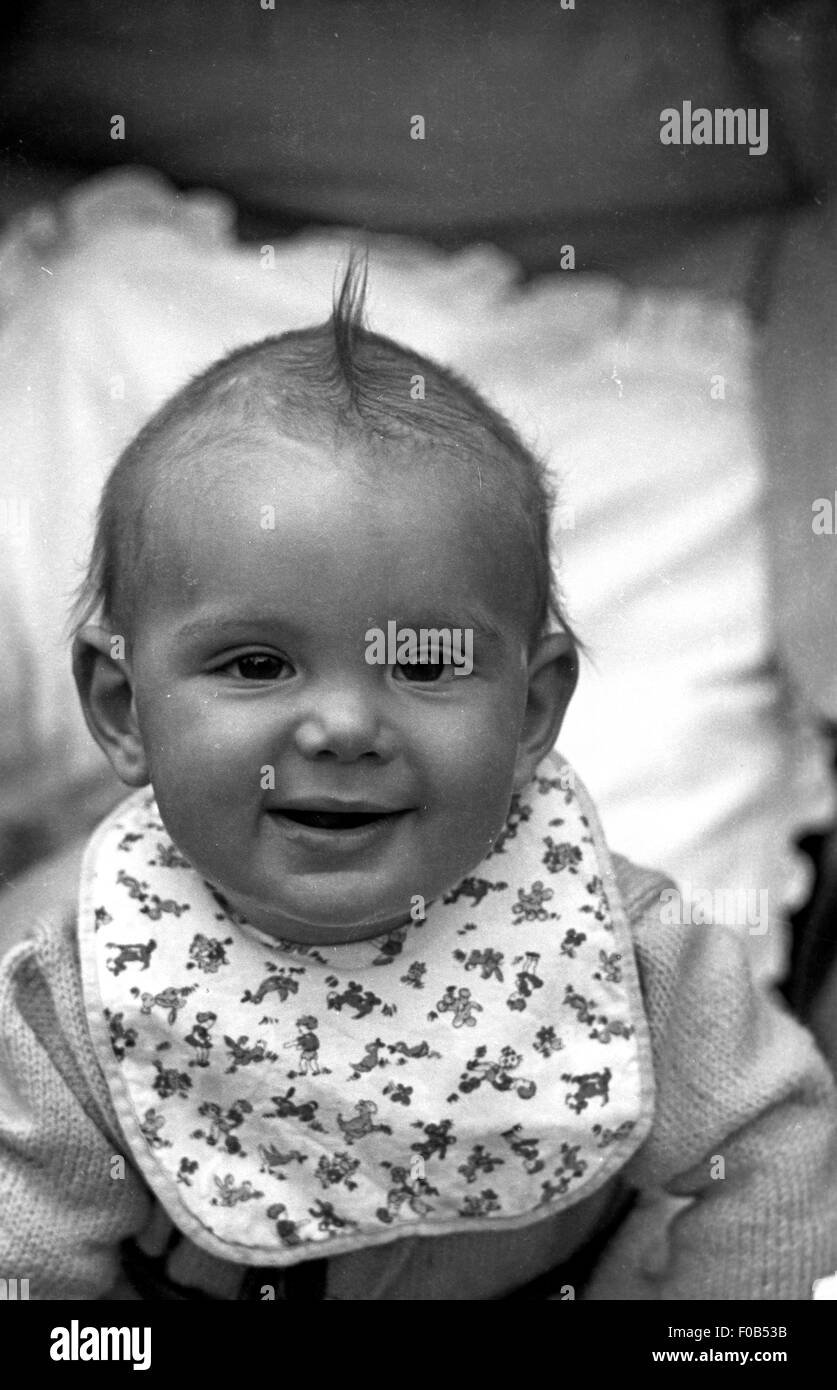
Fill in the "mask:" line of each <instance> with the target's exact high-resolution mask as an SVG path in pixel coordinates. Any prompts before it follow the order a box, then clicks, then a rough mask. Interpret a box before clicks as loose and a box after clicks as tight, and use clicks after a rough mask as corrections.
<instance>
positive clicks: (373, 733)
mask: <svg viewBox="0 0 837 1390" xmlns="http://www.w3.org/2000/svg"><path fill="white" fill-rule="evenodd" d="M295 742H296V746H297V748H298V750H299V752H300V753H301V754H302V755H303V757H306V758H334V759H336V760H337V761H338V762H355V761H357V760H358V759H359V758H379V759H381V760H385V759H387V758H390V757H392V754H393V745H394V740H393V736H392V733H391V731H389V730H388V729H386V728H385V727H384V725H383V723H382V721H381V718H380V716H379V714H378V712H377V710H376V709H375V707H374V702H373V701H371V700H370V699H368V698H364V696H363V695H361V694H360V693H359V692H352V691H348V690H343V691H334V692H333V693H332V694H330V695H329V696H328V697H327V698H324V699H320V700H318V702H317V705H316V708H312V709H310V710H308V711H307V712H306V713H305V714H304V715H303V716H302V717H301V719H300V721H299V723H298V725H297V727H296V731H295Z"/></svg>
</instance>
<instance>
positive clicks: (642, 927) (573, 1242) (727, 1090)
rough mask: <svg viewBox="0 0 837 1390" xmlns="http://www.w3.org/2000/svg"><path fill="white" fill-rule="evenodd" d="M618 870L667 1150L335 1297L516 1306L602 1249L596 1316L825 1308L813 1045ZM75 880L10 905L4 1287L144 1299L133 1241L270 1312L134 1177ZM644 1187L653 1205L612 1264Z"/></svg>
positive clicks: (633, 1225)
mask: <svg viewBox="0 0 837 1390" xmlns="http://www.w3.org/2000/svg"><path fill="white" fill-rule="evenodd" d="M614 865H615V869H616V877H617V884H618V888H619V891H620V893H621V896H622V901H623V905H624V908H625V913H626V917H627V920H628V922H629V924H630V928H631V932H632V936H633V940H634V947H635V952H636V960H637V965H638V968H639V975H640V980H641V983H642V990H643V997H644V1001H645V1008H646V1012H647V1018H648V1023H649V1028H650V1033H651V1039H652V1048H653V1056H654V1071H655V1083H656V1100H655V1113H654V1123H653V1127H652V1130H651V1133H650V1135H649V1137H648V1138H647V1139H646V1141H645V1142H644V1144H643V1145H642V1147H641V1148H640V1149H639V1150H638V1152H637V1153H636V1154H635V1155H634V1156H633V1158H631V1160H630V1161H629V1163H628V1164H627V1165H626V1166H625V1168H624V1169H623V1171H622V1173H621V1174H620V1177H619V1178H618V1179H615V1180H613V1181H612V1182H611V1183H610V1184H608V1186H607V1187H606V1188H605V1189H604V1190H603V1191H600V1192H598V1193H596V1194H594V1196H593V1197H592V1198H588V1199H587V1200H582V1201H579V1202H578V1203H577V1204H576V1205H575V1206H574V1207H571V1208H570V1209H569V1210H568V1211H566V1212H564V1213H561V1214H559V1215H557V1216H553V1217H549V1218H545V1219H544V1220H543V1221H542V1222H539V1223H537V1224H536V1225H535V1226H530V1227H528V1228H526V1229H525V1230H522V1231H511V1232H502V1233H488V1232H483V1233H475V1234H474V1235H470V1234H466V1235H456V1236H434V1237H405V1238H403V1239H401V1240H398V1241H396V1242H394V1243H393V1244H391V1245H386V1246H384V1247H381V1248H376V1249H371V1250H363V1251H360V1252H357V1253H352V1254H348V1255H343V1256H339V1257H335V1258H332V1259H331V1260H329V1261H328V1264H327V1268H326V1271H325V1274H324V1289H322V1290H321V1292H320V1295H319V1296H324V1297H326V1298H328V1299H337V1300H341V1299H364V1300H366V1299H386V1300H402V1299H403V1300H449V1299H450V1300H460V1299H462V1300H482V1299H498V1298H505V1297H508V1296H511V1295H513V1294H514V1293H515V1291H516V1290H520V1288H521V1287H525V1286H527V1285H529V1284H530V1281H532V1280H534V1279H536V1278H537V1277H538V1276H539V1275H542V1274H544V1273H545V1272H546V1271H549V1270H550V1269H555V1268H556V1267H558V1269H559V1271H560V1269H561V1268H562V1266H563V1265H564V1262H566V1261H568V1260H570V1264H569V1266H567V1267H568V1268H572V1261H571V1259H570V1257H573V1256H574V1254H575V1255H576V1256H577V1254H578V1252H579V1251H580V1252H582V1255H583V1252H584V1251H585V1249H586V1250H590V1249H593V1250H594V1251H595V1253H596V1259H595V1262H594V1265H593V1269H592V1273H591V1274H590V1277H589V1278H588V1279H587V1282H586V1283H585V1284H584V1286H583V1289H580V1290H579V1291H578V1296H583V1297H584V1298H587V1299H703V1298H707V1299H740V1300H749V1299H757V1300H762V1299H765V1300H777V1299H809V1298H811V1286H812V1283H813V1281H814V1279H816V1278H819V1277H822V1276H823V1275H827V1274H830V1273H832V1272H834V1271H835V1270H837V1094H835V1090H834V1085H833V1081H832V1079H831V1076H830V1073H829V1071H828V1068H827V1066H826V1065H825V1063H824V1061H823V1060H822V1058H821V1057H820V1055H819V1053H818V1052H817V1050H816V1048H815V1046H814V1044H813V1042H812V1040H811V1038H810V1035H809V1034H808V1033H807V1032H806V1030H805V1029H803V1028H802V1027H801V1026H800V1025H799V1024H798V1023H797V1022H796V1021H795V1020H794V1019H793V1018H791V1017H790V1015H789V1014H788V1013H787V1012H786V1011H785V1010H784V1008H783V1007H782V1006H781V1005H780V1004H778V1003H777V1002H774V1001H773V1000H772V999H770V998H768V997H767V996H766V995H765V994H764V993H763V992H762V991H761V990H759V989H757V988H756V987H755V986H754V985H753V983H752V981H751V977H750V972H749V966H748V963H747V952H746V944H745V943H744V942H743V941H742V940H741V939H740V937H739V935H738V934H737V933H736V932H735V931H733V930H731V929H730V928H726V927H711V926H705V925H685V926H665V925H662V924H661V922H660V912H659V902H660V892H661V890H662V889H663V888H665V887H666V886H669V885H668V884H667V881H666V880H665V879H663V878H661V877H660V876H659V875H657V874H652V873H649V872H648V871H646V870H642V869H639V868H637V867H635V866H634V865H631V864H629V863H628V862H627V861H625V860H623V859H619V858H618V857H615V858H614ZM78 868H79V856H77V855H75V856H69V857H65V858H64V860H62V861H60V862H59V863H58V865H57V867H56V866H55V865H53V866H52V867H51V868H50V869H48V870H47V873H48V875H49V878H48V881H46V886H43V885H42V886H41V887H40V891H38V884H37V883H36V884H35V887H34V890H32V891H28V892H27V891H24V892H21V891H20V890H17V891H16V892H15V891H14V890H13V891H12V892H9V893H7V894H6V895H5V898H3V899H0V922H2V928H0V940H2V941H3V942H4V944H5V945H6V946H7V947H8V949H7V950H6V953H5V957H4V960H3V963H2V967H0V1039H2V1042H0V1191H2V1204H0V1276H2V1277H4V1278H18V1279H28V1280H29V1296H30V1298H34V1299H57V1298H70V1299H97V1298H131V1297H134V1298H136V1297H137V1296H138V1295H137V1293H136V1291H135V1286H134V1287H133V1288H132V1287H131V1286H130V1285H129V1284H128V1283H127V1282H126V1279H125V1275H124V1267H123V1257H122V1250H121V1247H122V1242H123V1241H129V1242H131V1245H132V1248H136V1246H134V1245H133V1242H137V1245H138V1246H139V1248H140V1249H142V1250H144V1251H145V1252H146V1254H151V1255H153V1254H155V1253H161V1252H163V1251H171V1250H172V1249H173V1254H171V1255H170V1256H169V1257H168V1264H167V1266H166V1275H167V1278H168V1279H169V1280H170V1281H174V1286H175V1287H179V1288H180V1289H185V1290H200V1291H201V1292H200V1293H198V1295H197V1296H199V1297H200V1296H203V1297H210V1298H216V1299H219V1298H220V1299H237V1298H240V1297H247V1296H251V1297H255V1298H259V1297H260V1296H265V1295H264V1294H263V1293H260V1289H262V1288H263V1286H264V1284H265V1283H270V1282H271V1281H270V1278H269V1276H268V1275H266V1274H265V1271H257V1272H256V1280H255V1284H254V1282H253V1278H252V1272H250V1276H249V1282H248V1271H247V1270H246V1269H245V1268H243V1267H242V1266H241V1265H234V1264H228V1263H226V1262H224V1261H222V1260H219V1259H217V1258H216V1257H215V1256H212V1255H210V1254H208V1253H207V1252H205V1251H202V1250H200V1249H199V1248H198V1247H197V1246H196V1245H194V1244H193V1243H192V1242H191V1241H189V1240H187V1239H186V1238H185V1237H182V1238H181V1239H180V1240H179V1243H178V1242H177V1240H176V1237H177V1234H178V1233H177V1232H176V1231H173V1228H172V1225H171V1222H170V1220H169V1219H168V1217H167V1216H166V1214H165V1213H164V1212H163V1211H162V1209H161V1208H160V1206H159V1205H158V1204H157V1203H156V1200H155V1198H154V1197H153V1195H152V1193H151V1192H150V1191H149V1189H148V1188H147V1186H146V1185H145V1183H144V1181H143V1179H142V1178H141V1176H140V1174H139V1172H138V1170H137V1168H136V1167H135V1166H134V1164H133V1162H132V1160H131V1156H130V1151H129V1149H128V1148H127V1145H126V1143H125V1140H124V1139H123V1137H122V1136H121V1134H120V1129H119V1125H118V1122H117V1119H116V1115H115V1113H114V1109H113V1105H112V1103H111V1098H110V1095H109V1091H108V1087H107V1084H106V1082H105V1079H104V1076H103V1075H102V1072H101V1070H100V1068H99V1065H98V1063H97V1060H96V1057H95V1054H94V1051H93V1046H92V1043H91V1040H90V1037H89V1034H88V1031H87V1024H86V1020H85V1013H84V1005H83V1000H82V991H81V982H80V972H79V961H78V950H77V944H76V922H75V897H76V892H77V884H78ZM9 943H12V944H11V945H9ZM120 1157H122V1158H123V1159H124V1162H123V1163H121V1164H120V1163H114V1161H113V1160H114V1159H115V1158H117V1159H118V1158H120ZM627 1191H630V1192H633V1193H635V1194H636V1200H635V1202H634V1204H633V1207H632V1208H631V1210H630V1213H629V1215H628V1216H627V1217H625V1219H624V1220H622V1222H621V1224H620V1225H619V1226H618V1229H617V1230H616V1233H615V1235H613V1236H612V1238H611V1239H610V1240H609V1241H608V1242H607V1243H606V1245H605V1248H604V1250H603V1252H601V1251H600V1250H599V1249H598V1244H597V1237H599V1238H600V1237H601V1232H602V1230H603V1228H607V1227H608V1225H609V1224H610V1223H612V1214H613V1209H614V1203H616V1204H617V1205H618V1203H619V1200H620V1195H624V1193H625V1192H627ZM674 1199H680V1200H674ZM172 1236H174V1237H175V1240H174V1241H173V1240H172ZM305 1268H306V1266H305V1265H303V1266H300V1269H302V1270H304V1269H305ZM277 1275H278V1272H277ZM558 1277H559V1278H561V1275H560V1273H559V1276H558ZM279 1282H280V1286H281V1279H280V1281H279ZM243 1289H244V1290H247V1289H249V1290H251V1292H250V1293H249V1294H248V1293H247V1292H242V1290H243ZM573 1293H575V1290H573ZM145 1296H146V1297H148V1296H149V1295H148V1294H146V1295H145ZM151 1296H152V1297H153V1296H154V1295H153V1294H152V1295H151ZM158 1296H166V1295H165V1294H161V1295H158ZM174 1296H177V1294H175V1295H174ZM180 1296H183V1294H181V1295H180ZM187 1296H188V1294H187ZM280 1296H281V1294H280ZM296 1296H299V1294H297V1295H296ZM315 1296H317V1295H315ZM535 1296H540V1297H555V1298H560V1297H567V1296H570V1295H569V1293H568V1291H567V1289H566V1286H564V1287H563V1289H561V1287H560V1286H557V1287H555V1290H554V1292H551V1291H550V1290H549V1288H547V1290H546V1292H544V1293H541V1294H540V1295H535Z"/></svg>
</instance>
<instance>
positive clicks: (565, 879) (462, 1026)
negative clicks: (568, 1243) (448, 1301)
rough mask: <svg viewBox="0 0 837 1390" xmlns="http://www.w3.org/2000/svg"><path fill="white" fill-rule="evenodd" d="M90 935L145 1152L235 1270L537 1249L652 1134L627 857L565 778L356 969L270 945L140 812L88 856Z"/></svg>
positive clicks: (119, 1074)
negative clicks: (466, 1243)
mask: <svg viewBox="0 0 837 1390" xmlns="http://www.w3.org/2000/svg"><path fill="white" fill-rule="evenodd" d="M80 935H81V954H82V966H83V974H84V982H85V999H86V1005H87V1010H88V1017H89V1021H90V1027H91V1031H92V1035H93V1039H94V1043H95V1045H96V1047H97V1051H98V1054H99V1057H100V1061H101V1063H102V1065H103V1068H104V1070H105V1074H106V1076H107V1078H108V1081H109V1084H110V1087H111V1091H112V1094H113V1099H114V1103H115V1106H116V1110H117V1114H118V1116H119V1120H120V1123H121V1125H122V1128H123V1131H124V1135H125V1138H126V1141H127V1143H128V1145H129V1147H130V1149H131V1152H132V1154H133V1156H134V1159H135V1161H136V1163H137V1165H138V1166H139V1168H140V1169H141V1171H142V1173H143V1174H144V1176H145V1178H146V1180H147V1181H148V1183H149V1185H150V1187H151V1188H152V1189H153V1191H154V1192H155V1194H156V1196H157V1197H158V1198H159V1200H160V1202H161V1203H162V1205H163V1206H164V1207H165V1209H166V1210H167V1211H168V1213H169V1215H170V1216H171V1218H172V1220H173V1221H174V1222H175V1223H176V1225H177V1226H178V1227H179V1228H180V1229H181V1230H182V1231H183V1232H184V1233H185V1234H186V1235H188V1236H190V1237H191V1239H193V1240H194V1241H195V1242H196V1243H197V1244H199V1245H200V1246H202V1247H203V1248H204V1249H206V1250H208V1251H210V1252H211V1253H212V1254H215V1255H218V1256H220V1257H221V1258H223V1259H227V1260H236V1261H239V1262H241V1263H246V1264H257V1265H258V1264H271V1265H285V1264H292V1263H295V1262H297V1261H300V1260H304V1259H307V1258H312V1257H313V1256H320V1255H324V1254H328V1255H332V1254H343V1253H346V1252H348V1251H351V1250H357V1249H360V1248H362V1247H364V1246H369V1245H374V1244H379V1243H385V1242H388V1241H392V1240H394V1239H397V1238H398V1237H400V1236H405V1235H410V1236H413V1235H428V1236H432V1235H434V1234H439V1235H441V1234H449V1233H452V1232H457V1231H466V1230H467V1231H472V1230H474V1229H475V1228H477V1229H479V1228H482V1229H486V1230H487V1229H502V1228H503V1226H504V1225H505V1226H515V1227H517V1226H524V1225H526V1224H528V1223H530V1222H533V1221H537V1220H540V1219H543V1218H545V1217H551V1216H553V1215H554V1214H555V1213H556V1212H559V1211H560V1210H562V1209H563V1208H565V1207H567V1206H569V1205H571V1204H572V1203H575V1202H577V1201H579V1200H580V1199H581V1198H582V1197H587V1196H589V1195H590V1194H591V1193H592V1192H593V1191H595V1190H596V1189H597V1188H598V1187H600V1186H601V1185H602V1184H603V1183H604V1182H605V1181H607V1180H608V1179H609V1178H610V1177H612V1176H613V1175H614V1173H616V1172H617V1171H618V1170H619V1169H620V1168H622V1167H623V1166H624V1164H625V1163H626V1162H627V1160H628V1158H629V1157H630V1156H631V1154H632V1153H633V1152H635V1150H636V1149H637V1148H638V1147H639V1145H640V1143H641V1142H642V1140H643V1139H644V1138H645V1136H646V1134H647V1132H648V1129H649V1127H650V1123H651V1112H652V1099H653V1077H652V1073H651V1064H650V1046H649V1042H648V1037H647V1029H646V1023H645V1018H644V1014H643V1010H642V1003H641V998H640V992H639V985H638V980H637V976H636V967H635V963H634V958H633V952H632V947H631V943H630V939H629V935H628V928H627V925H626V923H625V920H624V916H623V913H622V909H621V905H620V904H619V902H618V900H617V896H616V889H615V882H614V878H613V871H612V867H611V864H610V858H609V855H608V851H607V848H606V846H605V844H604V840H603V838H602V835H601V831H600V829H599V827H598V823H597V820H596V817H595V812H594V811H593V809H592V807H591V805H590V803H589V800H588V798H587V795H586V793H585V792H584V791H583V789H582V788H580V787H579V785H578V782H577V779H576V778H575V777H574V775H573V773H572V771H571V769H570V768H569V767H568V766H567V765H566V764H564V763H560V762H557V761H556V760H554V759H548V760H547V761H546V762H544V763H543V764H542V765H541V767H540V769H539V775H538V776H537V777H536V778H535V779H534V781H533V782H532V783H531V784H530V786H529V787H528V788H527V789H526V791H525V793H524V794H522V795H521V796H519V797H515V799H514V801H513V803H512V807H511V810H510V812H509V816H508V819H507V822H506V825H505V828H504V829H503V831H502V833H501V835H500V837H499V838H498V840H497V843H496V845H495V847H494V849H493V851H492V852H491V853H490V854H489V855H488V856H487V858H486V859H485V860H484V861H483V862H482V864H480V865H479V867H478V868H477V869H476V870H475V871H474V873H473V874H471V875H470V876H469V877H468V878H466V879H464V880H463V881H462V882H461V883H460V884H459V885H458V886H457V887H456V888H454V889H453V890H452V891H451V892H449V893H448V894H447V895H446V896H445V897H444V898H443V899H440V900H438V901H436V902H434V903H431V904H429V905H428V906H427V909H426V917H425V919H424V920H423V921H416V922H410V923H408V924H407V925H405V926H402V927H399V928H397V929H396V930H394V931H390V932H389V933H388V934H386V935H385V936H382V937H377V938H374V939H372V940H368V941H362V942H354V943H350V944H347V945H338V946H322V947H313V946H299V945H294V944H293V943H291V942H287V941H277V940H274V939H272V938H271V937H269V936H267V935H265V934H264V933H262V932H260V931H257V930H256V929H254V928H253V927H251V926H250V925H249V924H248V923H247V922H246V921H244V920H243V919H242V918H241V917H240V916H238V915H237V914H236V913H234V912H233V911H232V910H231V909H230V907H229V905H228V904H227V903H226V902H225V900H224V898H223V896H222V895H221V894H220V893H219V892H218V891H217V890H216V889H214V888H213V887H212V886H211V885H210V884H209V883H207V882H206V881H204V880H203V879H202V878H201V877H200V875H199V874H198V873H197V872H196V871H195V870H194V869H193V868H192V867H191V866H190V865H189V863H188V862H187V861H186V860H185V859H184V858H183V856H182V855H181V854H180V853H179V851H178V850H177V848H176V847H175V846H174V844H173V843H172V841H171V840H170V839H169V837H168V835H167V833H166V831H165V829H164V826H163V824H162V821H161V820H160V818H159V814H158V812H157V808H156V805H155V803H154V799H153V796H152V794H151V793H150V792H148V791H146V790H143V791H140V792H137V793H134V794H133V795H132V796H130V797H129V798H128V799H127V800H126V801H125V802H123V803H122V804H121V805H120V806H119V807H117V808H116V810H115V811H114V812H113V813H112V814H111V815H110V816H109V817H108V818H107V819H106V820H105V821H104V822H103V824H102V825H101V826H100V827H99V829H98V830H97V831H96V833H95V835H94V836H93V838H92V839H91V841H90V844H89V845H88V848H87V851H86V855H85V861H84V868H83V871H82V888H81V908H80Z"/></svg>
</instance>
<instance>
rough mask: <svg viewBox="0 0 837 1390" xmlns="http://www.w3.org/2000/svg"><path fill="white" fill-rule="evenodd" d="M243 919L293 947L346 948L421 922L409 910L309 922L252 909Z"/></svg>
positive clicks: (267, 934) (275, 939)
mask: <svg viewBox="0 0 837 1390" xmlns="http://www.w3.org/2000/svg"><path fill="white" fill-rule="evenodd" d="M243 916H245V918H246V920H247V922H249V924H250V926H252V927H255V928H256V929H257V930H258V931H260V932H264V934H265V935H266V936H270V937H272V938H273V940H274V941H277V942H287V943H288V944H289V945H291V946H346V945H349V944H350V943H351V942H355V941H373V940H374V939H375V938H376V937H379V936H388V935H389V934H390V933H391V932H393V931H395V930H396V929H397V928H398V927H403V926H408V925H409V924H410V923H411V922H414V921H416V920H417V918H416V917H414V916H413V915H412V913H411V912H410V910H409V909H408V910H407V911H406V912H401V913H396V914H395V916H392V915H390V916H385V917H381V918H379V919H374V920H372V921H363V922H339V921H323V922H306V921H298V920H296V919H293V918H286V917H281V918H279V917H277V916H276V915H275V914H273V913H269V912H266V913H264V914H263V913H261V912H258V911H256V912H254V911H252V910H251V912H249V913H244V914H243ZM418 920H420V919H418Z"/></svg>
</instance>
